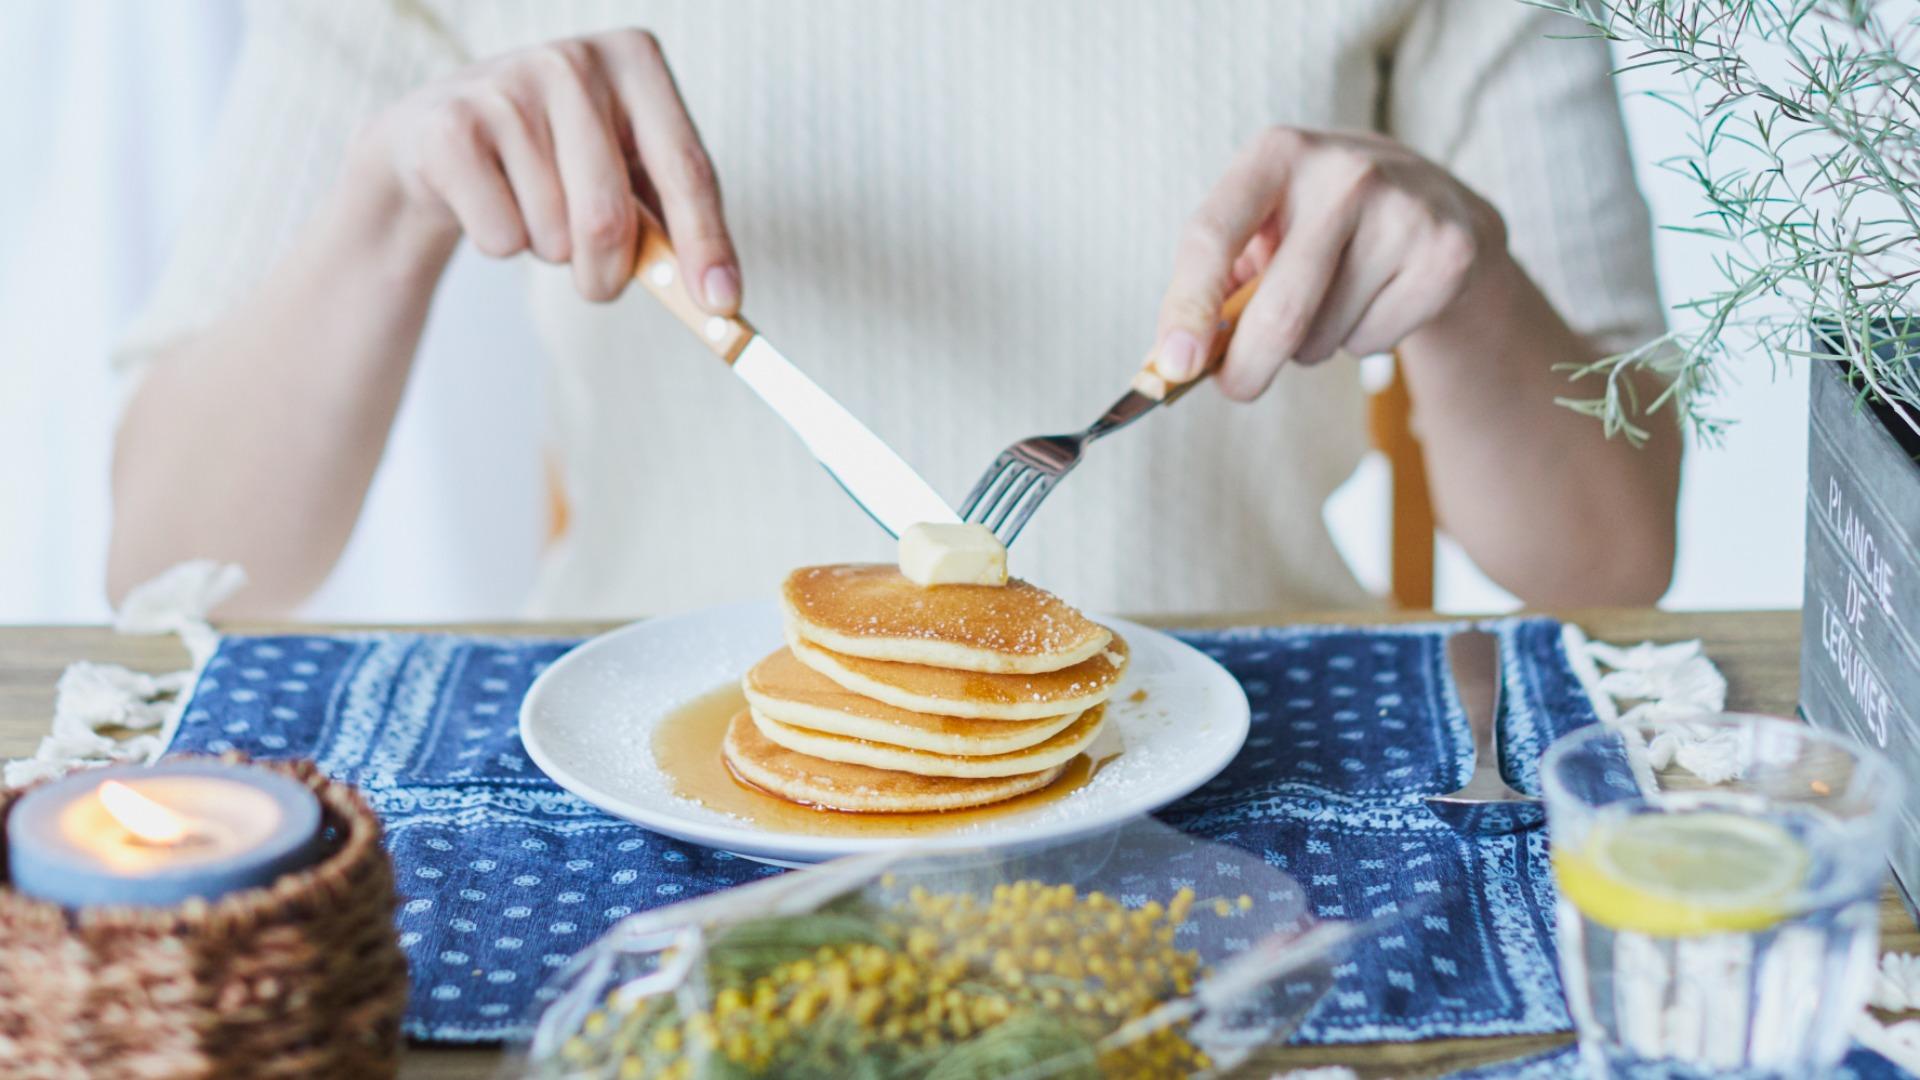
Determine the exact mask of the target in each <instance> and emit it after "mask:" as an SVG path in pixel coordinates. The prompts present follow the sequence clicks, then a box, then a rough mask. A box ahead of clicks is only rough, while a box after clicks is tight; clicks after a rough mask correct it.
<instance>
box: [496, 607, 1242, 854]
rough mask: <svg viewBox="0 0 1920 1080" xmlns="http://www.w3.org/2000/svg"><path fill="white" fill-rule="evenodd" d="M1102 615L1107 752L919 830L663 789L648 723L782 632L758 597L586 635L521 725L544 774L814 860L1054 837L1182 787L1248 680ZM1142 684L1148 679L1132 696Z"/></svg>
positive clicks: (692, 827)
mask: <svg viewBox="0 0 1920 1080" xmlns="http://www.w3.org/2000/svg"><path fill="white" fill-rule="evenodd" d="M1101 621H1102V622H1104V623H1106V624H1107V625H1109V626H1111V627H1113V628H1114V629H1115V630H1117V631H1119V632H1120V634H1121V635H1122V636H1124V637H1125V638H1126V639H1127V644H1128V646H1129V647H1130V648H1131V650H1132V654H1133V660H1132V663H1131V664H1130V665H1129V667H1128V670H1127V674H1126V677H1125V678H1124V679H1122V680H1121V683H1120V686H1119V689H1118V690H1117V691H1116V692H1115V693H1114V696H1113V700H1112V701H1111V702H1110V703H1109V704H1108V706H1107V708H1108V717H1109V720H1110V722H1111V723H1113V724H1115V725H1117V727H1118V729H1119V732H1120V735H1121V738H1122V740H1123V749H1122V751H1121V754H1120V756H1119V757H1118V758H1116V759H1114V760H1112V761H1110V762H1109V763H1107V765H1106V766H1105V767H1104V768H1102V769H1100V770H1099V771H1098V772H1097V773H1096V774H1095V775H1094V777H1093V778H1092V779H1091V780H1089V781H1088V782H1087V783H1086V784H1085V785H1084V786H1083V787H1081V788H1079V789H1077V790H1075V791H1072V792H1070V793H1068V794H1066V795H1065V796H1063V797H1061V798H1058V799H1054V800H1051V801H1047V802H1043V803H1041V804H1039V805H1036V806H1034V807H1031V808H1029V809H1025V810H1020V811H1016V812H1010V813H1007V814H1003V815H996V816H992V817H988V818H984V819H981V820H978V821H976V822H970V823H967V824H965V825H962V826H959V827H958V828H956V829H955V830H954V831H952V832H948V833H941V834H938V835H933V836H925V835H922V836H914V837H903V838H893V837H881V836H820V835H808V834H805V833H799V832H788V831H776V830H774V829H771V828H768V827H766V826H764V825H760V824H756V823H754V822H749V821H745V820H743V819H741V818H738V817H735V816H732V815H729V814H726V813H723V812H720V811H717V810H714V809H711V808H709V807H706V806H702V805H700V804H699V803H696V802H693V801H691V800H688V799H685V798H682V797H681V796H679V795H677V794H675V793H674V785H673V781H672V780H671V779H670V778H669V777H668V776H667V775H666V774H665V773H663V772H662V771H661V770H660V769H659V768H658V767H657V766H656V765H655V764H654V759H653V749H652V745H653V732H654V727H655V726H656V725H657V724H659V722H660V721H661V720H662V719H663V718H664V717H666V716H668V715H670V714H671V713H672V712H673V711H674V710H675V709H677V708H679V707H681V706H682V705H684V704H686V703H688V702H689V701H691V700H693V699H694V698H697V697H700V696H702V695H704V694H707V693H710V692H711V691H713V690H716V689H718V688H720V687H721V686H724V685H726V684H727V683H729V682H735V681H737V680H738V679H739V678H740V675H741V673H742V672H744V671H746V669H747V668H749V667H751V666H752V665H753V664H754V663H755V662H756V661H758V660H759V659H760V658H761V657H763V656H765V655H766V654H767V653H769V652H772V651H773V650H774V649H776V648H778V647H779V646H780V642H781V634H780V615H779V612H778V610H777V609H776V608H775V606H774V605H773V604H770V603H767V604H741V605H735V606H731V607H718V608H709V609H707V610H705V611H698V612H694V613H693V614H690V615H679V616H673V617H670V618H661V619H650V620H648V621H646V622H639V623H634V624H632V625H631V626H624V627H621V628H620V629H618V630H614V631H612V632H610V633H607V634H603V635H601V636H600V637H597V638H594V639H593V640H592V641H589V642H586V643H585V644H583V645H581V646H580V647H579V648H577V649H574V650H573V651H572V652H569V653H567V654H566V655H565V656H563V657H561V658H560V659H559V660H557V661H555V662H554V664H553V666H551V667H549V668H548V669H547V670H546V671H545V672H544V673H542V674H541V676H540V677H539V678H538V679H536V680H535V681H534V684H533V686H532V687H531V688H530V689H529V690H528V691H527V697H526V700H525V701H524V702H522V703H521V706H520V737H521V738H522V739H523V740H524V741H525V742H526V746H527V753H528V754H529V755H530V756H531V757H532V758H533V760H534V763H535V764H537V765H539V766H540V768H541V769H543V770H545V771H546V774H547V775H548V776H550V777H552V778H553V780H554V782H555V783H557V784H559V785H560V786H561V787H563V788H566V789H567V790H568V791H571V792H573V793H574V794H575V795H578V796H580V797H581V798H582V799H585V800H586V801H588V802H590V803H592V804H594V805H595V806H598V807H600V808H601V809H602V810H605V811H607V812H608V813H610V814H614V815H617V816H619V817H622V818H625V819H627V820H628V821H632V822H635V823H636V824H639V825H644V826H646V827H647V828H649V829H652V830H654V831H655V832H661V833H665V834H666V835H668V836H673V837H677V838H679V839H681V840H686V841H689V842H691V843H695V844H701V845H705V846H707V847H713V848H720V849H722V850H725V851H732V852H736V853H738V854H741V855H745V856H747V857H749V858H753V859H760V860H763V861H767V862H776V863H781V864H794V863H809V862H818V861H820V860H823V859H831V858H836V857H838V856H841V855H850V854H854V853H856V852H865V851H874V850H878V849H882V848H891V847H895V846H898V845H902V844H909V843H910V844H914V845H916V847H918V848H920V849H938V848H958V847H976V846H978V845H980V844H983V843H995V844H1003V843H1015V844H1018V843H1035V842H1042V841H1052V840H1065V839H1070V838H1072V837H1076V836H1081V835H1084V834H1087V833H1091V832H1095V831H1098V830H1099V829H1102V828H1104V827H1106V826H1109V825H1113V824H1116V823H1119V822H1121V821H1124V820H1126V819H1127V818H1129V817H1132V816H1134V815H1136V814H1144V813H1147V812H1149V811H1152V810H1156V809H1158V808H1160V807H1162V806H1165V805H1166V804H1168V803H1170V802H1172V801H1174V800H1175V799H1178V798H1180V797H1181V796H1182V795H1185V794H1187V793H1188V792H1190V791H1192V790H1194V789H1195V788H1198V787H1199V786H1200V785H1201V784H1204V783H1206V782H1207V781H1208V780H1211V779H1212V778H1213V777H1214V776H1216V775H1218V774H1219V772H1220V770H1222V769H1224V768H1226V766H1227V762H1229V761H1231V760H1232V759H1233V756H1234V755H1235V754H1237V753H1239V751H1240V747H1241V744H1243V743H1245V742H1246V740H1247V721H1248V709H1247V695H1246V693H1245V692H1244V691H1242V690H1241V689H1240V684H1239V683H1237V682H1235V681H1234V680H1233V677H1232V676H1230V675H1228V674H1227V672H1226V670H1225V669H1224V668H1222V667H1221V666H1220V665H1219V664H1216V663H1214V662H1213V661H1212V660H1211V659H1209V658H1208V657H1207V656H1206V655H1205V654H1203V653H1201V652H1199V651H1198V650H1196V649H1194V648H1192V647H1191V646H1189V645H1185V644H1183V643H1181V642H1179V641H1176V640H1175V639H1173V638H1171V637H1169V636H1167V635H1166V634H1163V633H1161V632H1159V631H1158V630H1150V629H1148V628H1147V627H1144V626H1140V625H1138V624H1137V623H1132V622H1128V621H1127V620H1125V619H1112V618H1103V619H1102V620H1101ZM1140 690H1145V691H1146V694H1145V695H1144V696H1142V697H1141V700H1138V701H1135V700H1132V699H1133V698H1134V697H1136V696H1140V695H1137V694H1136V691H1140Z"/></svg>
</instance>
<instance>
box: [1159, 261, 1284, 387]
mask: <svg viewBox="0 0 1920 1080" xmlns="http://www.w3.org/2000/svg"><path fill="white" fill-rule="evenodd" d="M1259 287H1260V279H1259V278H1254V279H1253V280H1252V281H1249V282H1247V283H1246V284H1245V285H1242V286H1240V288H1238V289H1237V290H1235V291H1234V294H1233V295H1232V296H1229V297H1227V302H1226V303H1225V304H1222V305H1221V306H1220V321H1219V322H1217V323H1215V324H1214V327H1213V340H1212V341H1210V342H1208V343H1207V355H1206V357H1205V363H1203V364H1201V365H1200V374H1198V375H1195V376H1194V377H1193V378H1191V379H1188V380H1187V381H1186V382H1183V383H1170V382H1168V381H1167V380H1165V379H1163V378H1161V377H1160V373H1159V372H1157V371H1155V370H1154V369H1153V358H1154V355H1155V354H1154V353H1148V354H1147V361H1146V363H1145V364H1143V365H1142V366H1141V368H1140V371H1139V373H1138V374H1136V375H1134V377H1133V388H1134V389H1135V390H1137V391H1139V392H1140V393H1142V394H1145V395H1147V396H1148V397H1150V398H1152V399H1154V400H1155V401H1158V402H1159V403H1160V404H1162V405H1171V404H1173V403H1174V402H1176V401H1178V400H1180V396H1181V395H1182V394H1185V393H1186V392H1187V391H1189V390H1191V389H1193V388H1194V387H1196V386H1198V385H1200V381H1201V380H1202V379H1205V378H1206V377H1207V376H1209V375H1211V374H1213V370H1214V369H1215V368H1217V367H1219V366H1220V361H1221V360H1222V359H1223V358H1224V357H1225V356H1226V355H1227V346H1228V345H1230V344H1232V343H1233V332H1234V330H1236V329H1238V328H1239V326H1240V313H1241V312H1243V311H1245V310H1247V301H1249V300H1251V299H1253V293H1254V290H1255V289H1258V288H1259Z"/></svg>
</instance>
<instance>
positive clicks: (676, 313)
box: [633, 210, 754, 364]
mask: <svg viewBox="0 0 1920 1080" xmlns="http://www.w3.org/2000/svg"><path fill="white" fill-rule="evenodd" d="M633 277H634V280H636V281H638V282H639V283H640V286H641V288H644V289H646V290H647V292H649V293H651V294H653V298H654V299H655V300H658V301H660V306H661V307H663V308H666V309H667V312H668V313H669V314H671V315H672V316H673V317H674V318H676V319H678V320H680V325H682V326H684V327H686V328H687V329H688V330H691V331H693V335H694V336H695V337H697V338H699V339H700V342H701V344H703V345H705V346H706V347H707V349H708V350H709V351H711V352H712V353H713V355H715V356H717V357H719V358H720V359H722V360H725V361H726V362H727V363H729V364H731V363H733V362H734V360H735V359H737V358H738V357H739V356H740V350H742V349H744V348H746V347H747V342H749V341H751V340H753V334H754V330H753V327H752V326H750V325H748V324H747V320H745V319H742V318H740V317H739V316H737V315H732V316H729V315H714V314H711V313H709V312H708V311H707V310H706V309H705V308H702V307H701V306H700V305H699V304H698V303H695V302H694V299H693V293H692V291H691V290H690V289H689V288H688V282H687V280H686V275H685V274H683V273H681V272H680V260H679V257H678V256H676V255H675V254H674V253H673V244H672V242H671V241H669V240H668V239H667V230H665V229H663V228H661V227H660V223H659V222H657V221H655V220H653V216H652V215H651V214H648V213H647V212H646V211H644V210H642V211H641V212H640V244H639V248H638V251H637V254H636V257H635V258H634V261H633Z"/></svg>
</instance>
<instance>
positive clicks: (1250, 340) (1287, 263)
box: [1218, 177, 1367, 401]
mask: <svg viewBox="0 0 1920 1080" xmlns="http://www.w3.org/2000/svg"><path fill="white" fill-rule="evenodd" d="M1301 179H1302V183H1301V184H1299V185H1298V190H1296V191H1293V192H1291V193H1289V195H1288V196H1287V198H1288V200H1289V201H1290V202H1291V203H1292V204H1293V208H1294V211H1295V212H1294V213H1292V214H1291V215H1290V218H1291V221H1290V223H1289V225H1288V227H1287V228H1286V230H1285V232H1284V233H1283V234H1282V235H1281V237H1280V247H1279V248H1278V250H1276V251H1275V252H1274V253H1273V260H1272V261H1271V262H1270V263H1268V264H1267V272H1266V277H1264V278H1263V279H1262V280H1261V282H1260V287H1259V288H1258V289H1257V290H1255V292H1254V294H1253V299H1252V300H1251V301H1249V302H1248V303H1247V310H1246V311H1245V312H1244V313H1243V314H1241V316H1240V325H1239V328H1238V329H1236V330H1235V331H1234V334H1233V343H1232V344H1231V345H1230V346H1229V347H1228V349H1227V355H1226V358H1225V360H1224V361H1223V362H1222V363H1221V365H1220V372H1219V375H1218V379H1219V382H1220V390H1221V392H1222V393H1224V394H1226V395H1227V396H1228V397H1230V398H1234V399H1235V400H1238V401H1251V400H1253V399H1254V398H1256V397H1259V396H1260V395H1261V394H1262V393H1264V392H1265V391H1266V389H1267V387H1268V386H1269V385H1270V384H1272V382H1273V377H1274V376H1275V375H1276V374H1278V373H1279V371H1280V365H1282V364H1284V363H1286V362H1287V361H1288V360H1291V359H1294V358H1295V357H1297V356H1298V355H1299V353H1300V347H1301V345H1302V344H1303V343H1304V342H1305V341H1306V338H1307V335H1308V333H1309V332H1310V331H1311V329H1312V328H1313V325H1314V323H1315V320H1316V319H1318V318H1319V317H1320V312H1321V309H1322V307H1323V306H1324V305H1325V301H1326V299H1327V296H1328V294H1329V292H1330V291H1331V290H1332V288H1333V284H1334V281H1335V279H1336V276H1337V275H1338V274H1340V273H1341V272H1342V268H1343V266H1345V265H1346V263H1347V257H1346V256H1347V249H1348V247H1349V245H1350V243H1351V242H1352V240H1353V238H1354V234H1355V232H1356V230H1357V229H1358V227H1359V223H1360V216H1361V210H1362V208H1363V206H1364V203H1365V200H1366V194H1367V193H1366V191H1365V190H1364V186H1363V185H1354V184H1346V183H1340V184H1333V185H1325V184H1322V183H1318V182H1315V181H1314V180H1313V179H1312V178H1308V177H1302V178H1301Z"/></svg>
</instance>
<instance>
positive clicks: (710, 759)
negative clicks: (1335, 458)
mask: <svg viewBox="0 0 1920 1080" xmlns="http://www.w3.org/2000/svg"><path fill="white" fill-rule="evenodd" d="M746 707H747V699H746V695H745V694H743V693H741V691H740V686H739V684H737V683H733V684H729V685H727V686H723V687H721V688H720V689H718V690H715V691H713V692H711V693H708V694H702V695H701V696H700V697H697V698H695V699H693V700H692V701H690V702H688V703H687V704H685V705H683V706H681V707H680V708H678V709H675V710H674V711H673V712H672V713H669V714H668V715H667V716H666V717H665V718H664V719H662V720H661V721H660V723H659V726H657V727H656V728H655V729H654V732H653V760H654V762H655V763H656V764H658V765H659V767H660V771H661V772H664V773H666V774H667V776H668V777H669V778H671V779H672V780H673V791H674V794H676V795H678V796H680V797H681V798H683V799H688V800H690V801H693V802H697V803H699V804H700V805H702V806H705V807H707V808H708V809H710V810H717V811H719V812H720V813H723V814H729V815H731V816H733V817H736V818H739V819H741V820H742V821H747V822H751V823H752V824H754V825H758V826H760V827H761V828H764V829H768V830H770V831H773V832H788V833H804V834H807V835H811V836H918V835H925V834H927V833H935V832H945V831H947V830H949V829H957V828H960V827H961V826H965V825H971V824H975V823H978V822H981V821H986V820H990V819H993V818H1000V817H1006V816H1008V815H1010V814H1018V813H1020V812H1022V811H1025V810H1032V809H1034V808H1035V807H1040V806H1045V805H1046V804H1048V803H1051V802H1056V801H1058V800H1060V799H1062V798H1065V797H1066V796H1067V795H1070V794H1072V793H1073V792H1074V791H1077V790H1078V789H1080V788H1082V787H1085V786H1086V784H1087V781H1089V780H1091V779H1093V777H1094V775H1095V774H1096V773H1098V772H1099V771H1100V769H1101V767H1102V766H1104V765H1106V763H1107V762H1109V761H1111V760H1113V758H1114V757H1115V756H1117V755H1118V754H1119V740H1118V737H1117V736H1118V729H1117V728H1114V727H1112V726H1109V727H1108V729H1107V731H1106V732H1103V733H1102V734H1101V736H1100V737H1099V738H1098V739H1097V740H1096V741H1095V743H1094V746H1093V747H1092V748H1090V749H1089V750H1088V752H1087V753H1083V754H1081V755H1079V756H1078V757H1076V758H1074V759H1073V760H1072V761H1069V762H1067V765H1066V768H1065V769H1063V770H1061V773H1060V776H1059V778H1058V779H1056V780H1055V781H1054V782H1053V783H1051V784H1048V785H1047V786H1046V787H1043V788H1041V789H1040V790H1038V791H1030V792H1027V793H1026V794H1024V795H1016V796H1014V797H1013V798H1011V799H1007V800H1005V801H1002V802H997V803H992V804H990V805H987V806H978V807H973V808H971V809H967V810H944V811H938V812H932V813H918V814H860V813H851V812H848V811H844V810H832V809H828V808H825V807H817V806H808V805H806V804H804V803H796V802H789V801H787V800H786V799H782V798H779V797H778V796H775V795H770V794H768V793H767V792H765V791H763V790H761V789H760V788H757V787H754V786H753V785H752V784H749V783H747V782H746V781H744V780H741V779H740V778H739V777H737V776H735V775H734V774H733V770H732V769H729V768H727V763H726V762H725V761H724V760H723V759H722V758H721V756H720V741H721V739H722V738H724V737H725V735H726V733H727V724H728V723H729V722H730V721H731V720H732V719H733V717H734V716H735V715H736V714H737V713H739V712H740V710H742V709H744V708H746ZM1110 736H1111V737H1110ZM1096 755H1097V756H1096Z"/></svg>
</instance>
